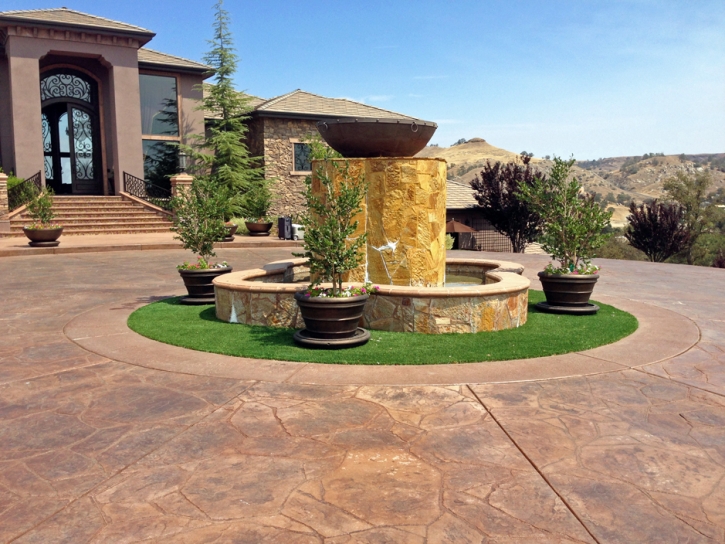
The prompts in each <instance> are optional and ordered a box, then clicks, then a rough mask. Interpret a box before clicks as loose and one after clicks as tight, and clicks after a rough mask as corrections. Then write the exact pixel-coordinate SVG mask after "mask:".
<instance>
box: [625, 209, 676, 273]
mask: <svg viewBox="0 0 725 544" xmlns="http://www.w3.org/2000/svg"><path fill="white" fill-rule="evenodd" d="M627 221H628V222H629V228H628V229H627V231H626V232H625V233H624V237H625V238H626V239H627V241H628V242H629V243H630V245H631V246H632V247H634V248H637V249H639V250H640V251H642V252H644V254H645V255H647V259H649V260H650V261H652V262H657V263H661V262H664V261H665V260H666V259H668V258H670V257H671V256H672V255H674V254H675V253H679V252H680V251H682V250H683V249H684V248H685V246H686V245H687V243H688V242H689V238H690V236H689V234H688V231H687V226H686V225H685V224H684V214H683V210H682V207H681V206H680V205H679V204H674V203H666V202H658V201H657V200H653V201H652V202H649V203H644V204H640V205H639V206H637V205H636V204H635V203H634V202H632V203H631V204H630V205H629V216H627Z"/></svg>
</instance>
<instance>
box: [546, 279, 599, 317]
mask: <svg viewBox="0 0 725 544" xmlns="http://www.w3.org/2000/svg"><path fill="white" fill-rule="evenodd" d="M538 275H539V280H540V281H541V287H542V288H543V289H544V295H545V296H546V302H540V303H539V304H537V305H536V307H537V308H538V309H540V310H544V311H547V312H552V313H562V314H593V313H596V312H597V310H599V307H598V306H597V305H596V304H591V303H590V302H589V298H590V297H591V295H592V291H594V284H595V283H597V280H598V279H599V275H598V274H581V275H580V274H547V273H546V272H539V274H538Z"/></svg>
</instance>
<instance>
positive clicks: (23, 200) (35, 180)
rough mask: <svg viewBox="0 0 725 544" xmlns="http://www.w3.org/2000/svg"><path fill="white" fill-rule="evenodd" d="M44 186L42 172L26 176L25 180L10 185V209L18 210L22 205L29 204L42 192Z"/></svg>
mask: <svg viewBox="0 0 725 544" xmlns="http://www.w3.org/2000/svg"><path fill="white" fill-rule="evenodd" d="M42 188H43V184H42V181H41V179H40V172H38V173H37V174H35V175H34V176H30V177H29V178H26V179H25V181H23V182H21V183H18V184H17V185H16V186H14V187H10V188H9V189H8V209H9V210H10V211H13V210H17V209H18V208H19V207H20V206H23V205H25V204H27V203H28V202H30V201H31V200H33V199H34V198H35V197H36V196H38V195H39V194H40V191H41V190H42Z"/></svg>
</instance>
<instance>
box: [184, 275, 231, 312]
mask: <svg viewBox="0 0 725 544" xmlns="http://www.w3.org/2000/svg"><path fill="white" fill-rule="evenodd" d="M231 271H232V267H231V266H226V267H224V268H207V269H205V270H179V275H180V276H181V279H183V280H184V286H186V290H187V291H188V293H189V295H188V296H185V297H183V298H182V299H181V300H180V301H179V302H180V303H181V304H214V284H213V283H212V282H213V281H214V278H216V277H218V276H221V275H222V274H229V272H231Z"/></svg>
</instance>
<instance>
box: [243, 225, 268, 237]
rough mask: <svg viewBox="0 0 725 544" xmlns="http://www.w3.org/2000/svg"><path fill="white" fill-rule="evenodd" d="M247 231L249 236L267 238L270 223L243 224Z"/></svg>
mask: <svg viewBox="0 0 725 544" xmlns="http://www.w3.org/2000/svg"><path fill="white" fill-rule="evenodd" d="M244 226H246V227H247V230H248V231H249V236H269V231H270V230H272V223H247V222H245V223H244Z"/></svg>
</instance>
